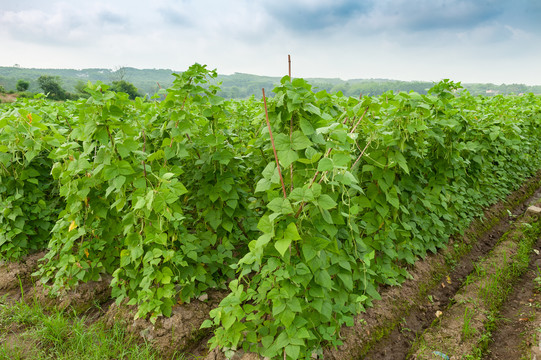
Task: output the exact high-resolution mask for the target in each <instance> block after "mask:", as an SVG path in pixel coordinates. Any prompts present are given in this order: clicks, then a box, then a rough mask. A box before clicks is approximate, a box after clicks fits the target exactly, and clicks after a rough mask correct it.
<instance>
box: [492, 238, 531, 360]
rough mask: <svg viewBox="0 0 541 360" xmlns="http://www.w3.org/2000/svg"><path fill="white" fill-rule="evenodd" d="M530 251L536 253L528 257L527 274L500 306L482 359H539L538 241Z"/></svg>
mask: <svg viewBox="0 0 541 360" xmlns="http://www.w3.org/2000/svg"><path fill="white" fill-rule="evenodd" d="M534 249H535V250H537V251H535V252H532V254H531V258H530V264H529V266H528V270H527V271H526V272H525V273H524V275H523V276H522V277H521V279H520V281H519V282H518V283H517V284H516V285H515V286H514V288H513V290H512V291H511V295H510V296H509V298H508V299H507V301H506V303H505V304H504V305H503V306H502V310H501V312H500V316H499V320H498V321H497V322H496V324H495V328H494V331H493V332H492V341H491V342H490V344H489V346H488V349H487V350H486V355H485V356H484V358H483V359H486V360H500V359H518V358H520V357H521V356H522V357H524V358H526V359H531V358H532V356H533V355H536V356H537V359H541V356H540V354H541V351H540V350H539V339H540V337H539V330H541V295H540V290H541V282H540V281H541V270H540V269H541V253H540V251H541V241H538V242H537V244H536V245H535V247H534ZM538 277H540V278H539V280H538V281H535V279H536V278H538Z"/></svg>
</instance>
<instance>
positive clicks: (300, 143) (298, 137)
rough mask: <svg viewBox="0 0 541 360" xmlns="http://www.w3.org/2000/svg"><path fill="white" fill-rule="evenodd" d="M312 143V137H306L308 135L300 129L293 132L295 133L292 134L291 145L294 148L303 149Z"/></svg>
mask: <svg viewBox="0 0 541 360" xmlns="http://www.w3.org/2000/svg"><path fill="white" fill-rule="evenodd" d="M311 145H312V142H311V141H310V139H308V137H306V135H304V134H303V133H302V132H300V131H299V130H296V131H294V132H293V134H291V147H292V148H293V149H294V150H303V149H306V148H307V147H309V146H311Z"/></svg>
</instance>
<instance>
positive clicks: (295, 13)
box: [261, 0, 373, 32]
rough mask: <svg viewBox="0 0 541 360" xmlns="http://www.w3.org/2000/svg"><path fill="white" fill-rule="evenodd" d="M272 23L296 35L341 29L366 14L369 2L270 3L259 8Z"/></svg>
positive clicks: (349, 0)
mask: <svg viewBox="0 0 541 360" xmlns="http://www.w3.org/2000/svg"><path fill="white" fill-rule="evenodd" d="M261 5H262V6H264V8H265V9H266V10H267V11H268V13H269V14H270V15H271V16H272V18H273V19H274V21H275V22H276V23H278V24H280V25H282V26H283V27H285V28H286V29H290V30H293V31H296V32H310V31H325V30H328V29H329V28H336V27H341V26H343V25H344V24H345V23H347V22H348V21H350V20H352V19H355V18H356V17H358V16H359V15H360V14H363V13H366V12H368V11H369V10H370V9H371V8H372V6H373V3H372V1H367V0H364V1H355V0H334V1H333V0H314V1H308V0H304V1H297V2H290V1H273V2H268V3H267V2H265V3H262V4H261Z"/></svg>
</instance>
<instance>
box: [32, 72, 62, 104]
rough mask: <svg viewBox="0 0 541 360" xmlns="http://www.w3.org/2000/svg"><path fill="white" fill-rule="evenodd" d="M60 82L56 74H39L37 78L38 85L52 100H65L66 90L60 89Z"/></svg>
mask: <svg viewBox="0 0 541 360" xmlns="http://www.w3.org/2000/svg"><path fill="white" fill-rule="evenodd" d="M60 82H61V80H60V77H58V76H51V75H41V76H40V77H39V78H38V84H39V87H40V88H41V89H42V90H43V92H44V93H45V94H49V98H51V99H53V100H65V99H66V97H67V94H66V90H64V89H62V86H61V85H60Z"/></svg>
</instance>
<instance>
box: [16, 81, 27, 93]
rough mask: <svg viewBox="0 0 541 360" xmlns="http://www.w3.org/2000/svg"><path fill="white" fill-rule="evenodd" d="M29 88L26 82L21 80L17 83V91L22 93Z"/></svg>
mask: <svg viewBox="0 0 541 360" xmlns="http://www.w3.org/2000/svg"><path fill="white" fill-rule="evenodd" d="M29 87H30V82H28V81H26V80H22V79H21V80H19V81H17V91H19V92H23V91H26V90H28V88H29Z"/></svg>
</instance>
